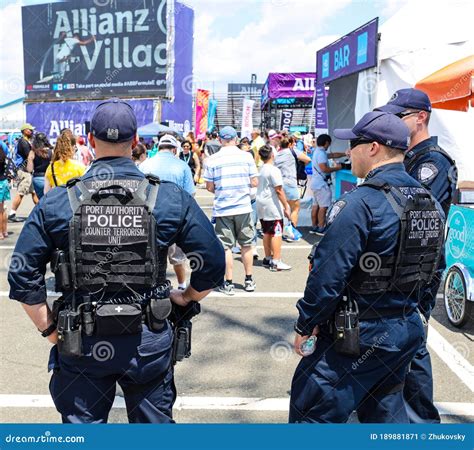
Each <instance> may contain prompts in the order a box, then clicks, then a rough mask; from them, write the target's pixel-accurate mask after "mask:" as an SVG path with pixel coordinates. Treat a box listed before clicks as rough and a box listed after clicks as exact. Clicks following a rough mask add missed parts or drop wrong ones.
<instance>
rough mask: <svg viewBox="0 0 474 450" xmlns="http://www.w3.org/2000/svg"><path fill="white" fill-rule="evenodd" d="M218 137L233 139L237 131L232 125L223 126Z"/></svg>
mask: <svg viewBox="0 0 474 450" xmlns="http://www.w3.org/2000/svg"><path fill="white" fill-rule="evenodd" d="M219 137H220V138H221V139H225V140H226V141H227V140H230V139H234V138H235V137H237V131H235V128H233V127H224V128H222V130H221V131H220V133H219Z"/></svg>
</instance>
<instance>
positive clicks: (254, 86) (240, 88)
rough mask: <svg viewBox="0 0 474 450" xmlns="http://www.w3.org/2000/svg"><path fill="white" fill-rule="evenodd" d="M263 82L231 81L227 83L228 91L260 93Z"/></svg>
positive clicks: (234, 92)
mask: <svg viewBox="0 0 474 450" xmlns="http://www.w3.org/2000/svg"><path fill="white" fill-rule="evenodd" d="M262 88H263V84H261V83H229V84H228V85H227V92H228V93H229V94H240V95H243V96H247V97H250V96H255V95H260V93H261V92H262Z"/></svg>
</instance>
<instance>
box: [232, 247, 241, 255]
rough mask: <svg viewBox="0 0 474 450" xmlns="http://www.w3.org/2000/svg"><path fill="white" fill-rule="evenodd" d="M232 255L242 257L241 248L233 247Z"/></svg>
mask: <svg viewBox="0 0 474 450" xmlns="http://www.w3.org/2000/svg"><path fill="white" fill-rule="evenodd" d="M232 253H233V254H234V255H240V253H241V251H240V247H232Z"/></svg>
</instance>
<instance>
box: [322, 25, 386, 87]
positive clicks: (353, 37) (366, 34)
mask: <svg viewBox="0 0 474 450" xmlns="http://www.w3.org/2000/svg"><path fill="white" fill-rule="evenodd" d="M378 21H379V19H378V17H377V18H375V19H373V20H371V21H370V22H368V23H366V24H365V25H362V26H361V27H359V28H357V29H356V30H354V31H351V32H350V33H349V34H346V35H345V36H343V37H342V38H340V39H338V40H337V41H336V42H333V43H332V44H330V45H328V46H327V47H324V48H322V49H321V50H318V52H317V53H316V67H317V71H318V75H317V83H318V84H321V83H328V82H329V81H332V80H335V79H337V78H340V77H344V76H346V75H349V74H351V73H355V72H359V71H361V70H364V69H368V68H369V67H374V66H376V65H377V43H378Z"/></svg>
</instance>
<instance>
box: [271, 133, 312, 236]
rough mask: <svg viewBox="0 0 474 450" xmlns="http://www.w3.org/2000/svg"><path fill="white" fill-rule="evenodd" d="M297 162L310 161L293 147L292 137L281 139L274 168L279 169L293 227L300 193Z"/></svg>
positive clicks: (296, 217) (295, 223)
mask: <svg viewBox="0 0 474 450" xmlns="http://www.w3.org/2000/svg"><path fill="white" fill-rule="evenodd" d="M297 161H302V162H304V163H305V164H307V163H309V162H310V161H311V159H310V158H309V157H308V156H307V155H306V153H304V152H302V151H300V150H298V149H297V148H296V147H295V139H294V138H293V137H290V138H283V139H281V141H280V148H278V149H277V155H276V157H275V166H276V167H278V169H280V171H281V174H282V177H283V190H284V192H285V196H286V199H287V201H288V203H289V205H290V208H291V222H292V223H293V225H294V226H295V227H296V226H297V225H298V216H299V212H300V191H299V189H298V179H297V174H296V162H297Z"/></svg>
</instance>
